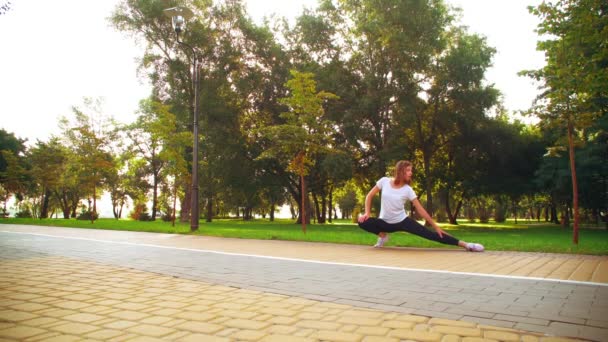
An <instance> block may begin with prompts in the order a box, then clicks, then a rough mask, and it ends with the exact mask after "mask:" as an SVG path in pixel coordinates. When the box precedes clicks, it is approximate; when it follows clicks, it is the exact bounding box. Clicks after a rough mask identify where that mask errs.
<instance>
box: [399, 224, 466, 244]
mask: <svg viewBox="0 0 608 342" xmlns="http://www.w3.org/2000/svg"><path fill="white" fill-rule="evenodd" d="M395 225H397V226H399V230H402V231H405V232H408V233H412V234H414V235H418V236H420V237H423V238H425V239H427V240H432V241H436V242H439V243H443V244H446V245H453V246H458V239H456V238H455V237H453V236H451V235H448V234H443V237H440V236H439V234H437V232H434V231H431V230H429V229H427V228H425V227H424V226H423V225H421V224H420V223H418V222H417V221H416V220H413V219H411V218H409V217H406V218H405V220H403V221H401V222H399V223H396V224H395Z"/></svg>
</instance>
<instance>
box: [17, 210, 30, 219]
mask: <svg viewBox="0 0 608 342" xmlns="http://www.w3.org/2000/svg"><path fill="white" fill-rule="evenodd" d="M15 217H16V218H32V212H31V211H30V210H29V209H23V210H21V211H18V212H17V213H16V214H15Z"/></svg>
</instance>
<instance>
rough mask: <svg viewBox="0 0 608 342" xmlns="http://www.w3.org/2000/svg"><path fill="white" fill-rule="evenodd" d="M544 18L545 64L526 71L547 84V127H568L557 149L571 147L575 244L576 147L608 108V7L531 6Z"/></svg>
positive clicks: (542, 111) (597, 0)
mask: <svg viewBox="0 0 608 342" xmlns="http://www.w3.org/2000/svg"><path fill="white" fill-rule="evenodd" d="M529 10H530V12H531V13H533V14H534V15H536V16H538V17H539V18H541V19H542V21H541V23H540V24H539V25H538V33H539V34H540V35H546V36H545V37H548V38H546V39H545V40H543V41H540V42H539V43H538V49H539V50H542V51H545V56H546V62H547V64H546V66H545V67H543V68H542V69H540V70H536V71H524V72H523V74H526V75H528V76H530V77H532V78H534V79H536V80H538V81H541V82H542V85H541V87H542V88H543V89H544V92H543V93H542V94H541V95H540V96H539V99H538V106H537V107H536V108H534V110H533V112H534V114H536V115H537V116H538V117H539V118H540V119H541V122H542V123H543V124H545V125H550V126H551V127H554V128H556V129H563V132H564V134H563V135H562V138H563V139H559V140H558V141H556V145H558V146H564V145H565V146H567V147H568V156H569V161H570V173H571V178H572V202H573V208H574V223H573V236H572V242H573V243H574V244H578V231H579V200H578V198H579V191H578V180H577V173H576V161H575V159H576V158H575V148H576V146H577V145H579V144H581V143H582V140H584V139H580V137H584V132H585V130H586V129H587V128H589V127H590V126H591V125H592V123H593V122H594V120H595V119H597V118H599V117H601V116H604V115H606V112H607V109H608V90H607V89H606V84H608V68H606V65H608V38H607V37H608V34H607V30H608V15H607V14H608V6H607V5H606V2H605V1H602V0H558V1H555V2H543V3H542V4H540V5H539V6H537V7H529Z"/></svg>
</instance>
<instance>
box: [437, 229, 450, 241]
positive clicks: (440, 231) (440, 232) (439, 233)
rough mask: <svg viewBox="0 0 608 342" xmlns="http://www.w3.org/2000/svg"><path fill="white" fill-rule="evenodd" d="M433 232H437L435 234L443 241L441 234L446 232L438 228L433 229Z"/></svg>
mask: <svg viewBox="0 0 608 342" xmlns="http://www.w3.org/2000/svg"><path fill="white" fill-rule="evenodd" d="M435 231H436V232H437V234H438V235H439V237H440V238H442V239H443V234H447V233H446V232H444V231H443V229H441V228H439V227H435Z"/></svg>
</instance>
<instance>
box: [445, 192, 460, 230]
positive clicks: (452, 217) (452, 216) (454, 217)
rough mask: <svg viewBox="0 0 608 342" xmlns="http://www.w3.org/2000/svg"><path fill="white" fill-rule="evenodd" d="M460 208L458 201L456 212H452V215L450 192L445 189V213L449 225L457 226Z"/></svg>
mask: <svg viewBox="0 0 608 342" xmlns="http://www.w3.org/2000/svg"><path fill="white" fill-rule="evenodd" d="M461 207H462V199H461V200H459V201H458V204H457V205H456V210H454V213H452V210H451V208H450V190H448V189H446V191H445V211H446V212H447V214H448V220H449V221H450V224H455V225H457V224H458V213H459V212H460V208H461Z"/></svg>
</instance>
